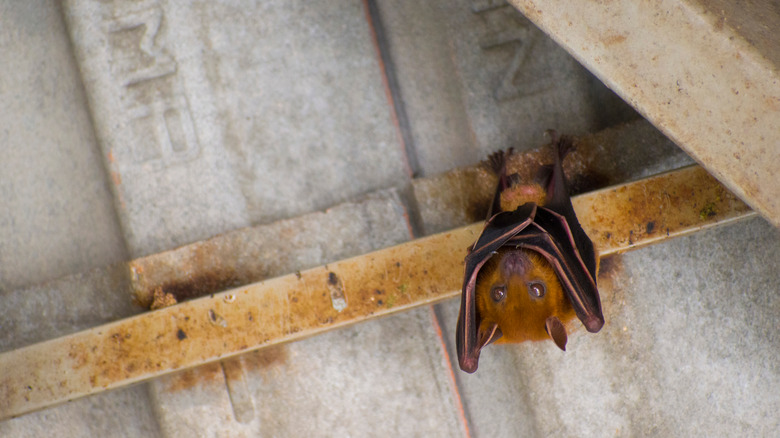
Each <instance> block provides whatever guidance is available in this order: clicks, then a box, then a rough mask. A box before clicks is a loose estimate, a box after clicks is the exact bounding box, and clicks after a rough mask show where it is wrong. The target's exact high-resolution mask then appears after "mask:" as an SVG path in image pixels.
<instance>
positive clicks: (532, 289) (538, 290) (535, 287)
mask: <svg viewBox="0 0 780 438" xmlns="http://www.w3.org/2000/svg"><path fill="white" fill-rule="evenodd" d="M528 293H529V294H530V295H531V296H532V297H534V298H541V297H543V296H544V294H545V293H547V288H546V287H545V286H544V283H542V282H540V281H535V282H533V283H528Z"/></svg>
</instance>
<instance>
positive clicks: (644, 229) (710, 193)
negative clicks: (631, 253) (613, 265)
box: [574, 166, 750, 251]
mask: <svg viewBox="0 0 780 438" xmlns="http://www.w3.org/2000/svg"><path fill="white" fill-rule="evenodd" d="M592 195H593V196H589V197H588V201H587V203H584V202H583V200H582V199H577V198H575V200H574V208H575V210H576V211H577V216H578V218H580V223H581V224H582V226H583V228H584V229H585V231H586V232H587V233H588V235H589V236H590V237H591V239H592V240H593V243H594V245H595V246H596V247H597V248H599V249H600V250H606V251H612V250H615V249H618V250H620V251H625V250H626V249H630V248H632V247H639V246H643V245H646V244H649V243H651V242H653V241H655V240H660V239H662V238H665V237H668V236H670V235H678V234H680V233H688V232H691V231H693V230H696V229H700V228H702V227H704V226H708V225H712V224H715V223H718V222H721V221H724V220H728V219H729V218H732V217H738V216H740V215H743V214H746V213H748V212H750V209H749V207H747V206H746V205H745V204H744V203H743V202H742V201H740V200H739V199H738V198H737V197H736V196H734V195H733V194H732V193H731V192H729V191H728V190H726V189H725V188H724V187H723V186H722V185H720V184H719V183H718V182H717V181H716V180H715V179H714V178H713V177H711V176H710V175H709V174H707V172H706V171H704V170H703V169H701V168H700V167H698V166H692V167H689V168H686V169H683V170H679V171H676V172H672V173H668V174H664V175H660V176H657V177H653V178H649V179H647V180H645V181H643V183H642V184H632V185H626V186H621V187H617V188H614V189H606V190H603V191H599V192H596V193H593V194H592Z"/></svg>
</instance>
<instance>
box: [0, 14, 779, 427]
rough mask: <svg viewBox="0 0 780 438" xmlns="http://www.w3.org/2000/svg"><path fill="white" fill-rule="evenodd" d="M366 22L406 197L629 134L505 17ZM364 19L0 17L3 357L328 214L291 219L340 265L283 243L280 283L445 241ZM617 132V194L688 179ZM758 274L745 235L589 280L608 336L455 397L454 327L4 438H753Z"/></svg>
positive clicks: (84, 404)
mask: <svg viewBox="0 0 780 438" xmlns="http://www.w3.org/2000/svg"><path fill="white" fill-rule="evenodd" d="M377 4H378V6H379V10H380V17H381V19H382V20H383V24H384V28H385V30H386V31H387V37H388V41H387V43H388V47H389V50H390V53H391V55H392V58H393V61H394V62H393V65H392V66H391V67H393V68H396V70H397V71H396V72H397V75H398V79H399V86H400V88H401V89H400V94H401V96H403V98H404V100H403V102H401V103H402V104H404V105H405V108H406V110H407V113H408V115H409V120H408V123H409V126H406V127H404V128H405V129H409V130H410V132H411V133H412V138H413V140H414V142H413V146H414V148H413V152H414V153H415V154H416V155H417V158H418V159H419V160H418V162H419V164H420V169H416V170H417V171H419V172H420V173H421V174H423V175H432V174H435V173H437V172H440V171H443V170H447V169H450V168H452V167H454V166H459V165H466V164H473V163H474V162H476V161H478V160H480V159H482V158H484V156H485V155H486V154H487V153H488V152H489V151H492V150H494V149H498V148H501V147H508V146H515V147H520V148H531V147H536V146H538V145H539V144H540V143H541V138H542V137H541V133H542V132H543V130H544V129H547V128H557V129H558V130H559V131H561V132H571V133H586V132H593V131H596V130H600V129H602V128H606V127H609V126H613V125H616V124H618V123H620V122H624V121H627V120H631V119H633V118H635V117H636V114H635V113H634V112H633V111H632V110H630V109H628V108H627V107H626V106H625V104H623V103H622V102H619V100H618V99H616V98H615V97H614V95H612V94H611V93H610V92H609V91H608V90H607V89H606V88H605V87H604V86H603V85H601V84H600V83H598V82H596V81H594V80H593V78H592V76H590V75H589V74H588V73H587V72H586V71H584V70H583V69H582V68H581V67H579V66H578V65H577V64H576V63H575V62H574V61H573V60H572V59H570V58H568V57H567V56H566V55H565V53H564V52H563V51H561V50H560V49H558V48H557V47H555V46H554V44H553V43H552V42H551V41H550V40H549V39H547V38H546V37H544V35H543V34H541V33H540V32H539V31H538V30H537V29H535V28H534V27H533V26H532V25H530V24H529V23H528V22H527V21H526V20H525V19H524V18H522V17H520V16H519V15H517V14H516V13H515V12H514V11H513V10H511V9H510V8H508V7H506V6H504V4H503V2H500V1H482V0H474V1H460V2H444V1H435V2H408V1H397V2H390V1H386V0H381V1H377ZM363 5H364V3H362V2H359V1H357V0H351V1H348V0H332V1H328V2H319V3H306V2H302V1H296V2H265V3H261V4H252V5H246V4H243V3H242V4H239V3H237V2H228V1H222V2H217V3H213V2H198V3H193V4H191V5H184V4H181V3H174V2H171V3H168V2H156V1H146V2H137V3H136V2H123V1H114V2H92V1H86V0H72V1H66V2H64V3H63V5H62V7H60V5H59V3H57V2H46V1H38V2H36V3H34V4H33V3H24V4H23V3H20V2H12V1H2V2H0V20H2V26H0V51H1V52H0V56H2V59H3V62H2V63H0V73H2V74H0V96H2V100H3V102H4V103H6V102H8V103H6V104H5V106H4V107H3V108H2V109H0V128H2V129H0V140H2V142H3V143H2V152H0V154H1V155H0V193H1V194H2V201H0V202H2V206H3V212H4V213H3V214H2V215H0V314H2V315H5V316H4V317H3V318H0V333H2V335H0V351H4V350H8V349H13V348H18V347H20V346H23V345H27V344H29V343H32V342H37V341H40V340H43V339H48V338H51V337H54V336H59V335H62V334H66V333H69V332H72V331H75V330H78V329H81V328H85V327H89V326H94V325H99V324H101V323H104V322H106V321H109V320H111V319H115V318H121V317H123V316H126V315H129V314H132V313H135V312H138V311H140V309H139V308H137V307H135V306H134V305H133V304H132V302H131V301H130V298H129V294H127V290H126V288H125V287H124V285H126V283H125V281H126V279H125V278H123V277H122V275H121V273H119V272H118V271H117V270H116V269H117V268H113V267H112V266H113V263H116V262H119V261H122V260H126V259H128V258H129V257H136V256H140V255H144V254H149V253H154V252H157V251H161V250H165V249H172V248H174V247H176V246H177V245H181V244H184V243H188V242H192V241H195V240H199V239H203V238H207V237H211V236H213V235H215V234H218V233H223V232H226V231H230V230H232V229H235V228H239V227H243V226H247V225H250V224H260V223H268V222H271V221H274V220H277V219H284V218H294V217H296V216H299V215H301V214H303V213H308V212H312V211H317V210H321V209H324V208H328V207H333V206H335V205H337V204H339V203H342V202H345V201H347V202H346V204H342V205H340V206H339V207H336V208H333V209H331V210H330V211H329V212H328V213H327V214H322V213H316V214H315V215H314V216H308V217H307V218H306V219H305V220H307V221H310V222H312V223H315V222H316V225H317V226H320V227H322V229H323V230H328V229H330V230H334V231H337V232H334V234H336V235H339V236H342V237H340V239H343V240H340V241H339V245H334V246H335V247H338V248H341V249H340V250H339V251H332V250H333V248H330V247H328V248H319V249H318V248H316V247H315V248H311V247H307V246H306V245H305V244H306V240H305V239H303V238H302V237H301V236H291V237H285V238H288V239H290V240H291V241H293V242H295V245H293V246H294V247H295V248H297V251H299V252H297V253H296V252H295V251H291V254H292V255H291V256H290V260H289V265H283V266H282V265H280V266H278V267H277V268H278V269H287V268H289V269H288V270H289V271H293V270H295V269H299V268H301V267H303V265H306V264H307V263H321V262H327V261H329V260H332V259H333V258H341V257H345V256H347V255H351V254H356V253H360V252H365V251H367V250H368V249H370V248H378V247H381V246H386V245H390V244H392V243H396V242H400V241H403V240H405V239H408V238H409V237H410V235H409V223H408V222H407V219H406V218H405V215H408V216H410V217H411V218H413V219H414V218H417V220H422V221H423V223H421V224H416V225H418V226H417V227H416V228H417V229H421V230H432V229H438V228H437V227H442V226H444V225H442V224H445V223H446V224H449V223H450V222H447V221H446V220H444V219H441V218H439V219H435V218H436V211H435V209H434V210H431V208H430V206H432V205H435V203H433V202H429V201H430V200H425V199H424V195H421V194H420V193H421V192H420V191H416V190H409V184H410V179H409V173H408V170H409V169H407V162H408V158H407V157H405V156H404V153H403V148H402V145H401V143H400V138H401V136H400V135H399V132H398V130H397V129H396V127H395V121H394V115H393V114H392V111H391V107H390V106H389V104H388V101H387V100H386V94H385V89H384V82H383V78H382V76H381V72H382V71H381V67H380V64H379V63H378V59H379V57H378V54H377V52H376V51H375V48H374V45H373V42H372V32H371V26H370V24H369V21H368V20H367V18H366V11H364V9H363ZM63 17H64V19H63ZM65 23H67V24H68V26H67V30H66V26H65ZM71 47H73V49H71ZM73 53H75V55H73ZM77 66H78V69H80V70H78V69H77ZM82 83H83V88H82V85H81V84H82ZM84 89H85V90H86V97H85V93H84ZM92 121H94V127H93V125H92ZM631 126H632V127H631V128H629V129H623V130H621V131H607V132H605V133H603V134H600V135H603V136H606V137H608V136H615V135H617V136H618V137H619V138H621V139H623V138H624V139H626V140H625V142H624V140H618V141H614V139H613V140H611V141H613V143H617V144H624V145H626V146H625V149H624V150H622V151H616V152H611V153H610V155H609V156H605V157H604V160H615V161H619V162H620V163H619V166H622V167H621V168H623V169H624V170H623V171H622V172H624V173H622V174H621V177H624V178H626V179H634V178H636V177H640V176H645V175H646V174H647V173H650V172H653V171H655V170H665V169H668V168H670V167H672V166H674V165H675V164H679V163H683V162H687V161H686V158H685V157H681V155H680V154H679V151H678V150H676V149H675V148H673V147H671V146H670V145H669V144H668V143H665V142H664V141H663V139H662V138H661V137H660V136H658V135H657V133H656V132H655V131H654V130H652V128H650V127H649V126H648V125H647V124H642V123H639V124H633V125H631ZM616 132H617V133H616ZM648 138H651V139H653V140H648ZM659 139H660V140H659ZM659 151H661V152H659ZM616 156H617V157H618V158H615V157H616ZM392 187H395V188H401V189H402V191H401V192H400V193H402V194H403V196H401V195H399V194H398V193H399V192H397V191H393V190H390V191H383V192H382V193H380V194H378V195H376V196H374V197H369V198H365V197H362V195H364V194H366V193H370V192H374V191H376V190H378V189H388V188H392ZM112 194H113V197H112ZM415 194H416V195H417V196H418V199H415ZM372 203H378V204H372ZM369 205H370V206H371V207H367V206H369ZM418 207H419V208H420V210H418ZM424 209H427V210H425V211H427V213H426V214H425V215H421V211H423V210H424ZM381 212H384V213H381ZM432 218H433V219H432ZM291 220H292V221H295V220H299V219H291ZM300 220H303V219H300ZM120 224H121V226H120ZM455 225H459V224H458V223H452V226H455ZM377 229H381V232H378V231H377ZM345 230H346V231H347V232H346V233H345ZM353 230H354V232H352V233H350V231H353ZM345 234H346V236H345ZM271 238H273V237H271ZM296 254H297V255H296ZM778 268H780V235H778V232H777V230H775V229H773V228H771V227H770V226H769V225H767V223H766V222H764V221H763V220H761V219H754V220H751V221H749V222H746V223H742V224H737V225H732V226H729V227H726V228H722V229H718V230H712V231H707V232H705V233H700V234H697V235H694V236H690V237H686V238H683V239H679V240H676V241H672V242H668V243H664V244H661V245H658V246H656V247H651V248H648V249H644V250H640V251H637V252H634V253H629V254H626V255H624V256H622V257H621V258H618V259H615V260H612V261H611V262H608V263H606V264H605V273H604V274H603V275H602V277H601V280H600V281H601V285H602V289H603V292H602V294H603V297H604V309H605V315H606V317H607V326H605V329H604V330H603V331H602V332H601V333H599V334H596V335H592V334H587V333H584V332H583V331H580V332H577V333H575V334H573V336H572V338H571V340H570V343H569V351H568V352H566V353H561V352H559V351H557V349H555V348H554V347H553V346H552V344H550V343H540V344H524V345H518V346H509V347H499V346H492V347H488V348H487V349H486V350H485V352H484V354H483V359H482V361H481V364H480V369H479V371H478V372H477V374H475V375H466V374H462V373H460V372H459V371H457V365H454V366H455V369H456V374H455V376H456V378H455V381H453V380H452V378H451V377H450V374H449V373H450V370H451V366H453V364H449V365H450V366H448V364H447V363H446V357H447V354H448V355H449V357H450V358H451V359H452V358H454V357H455V355H454V352H453V350H452V343H453V340H454V318H455V314H456V312H457V303H456V302H455V301H452V302H449V303H445V304H443V305H441V306H438V307H437V308H436V311H435V312H431V310H429V309H427V308H426V309H419V310H416V311H412V312H408V313H406V314H402V315H398V316H395V317H390V318H387V319H383V320H379V321H374V322H371V323H366V324H361V325H357V326H354V327H350V328H347V329H343V330H339V331H335V332H332V333H328V334H325V335H322V336H318V337H315V338H311V339H308V340H305V341H301V342H298V343H294V344H290V345H286V346H280V347H277V348H275V349H272V350H269V351H266V352H264V353H253V354H249V355H244V356H241V357H238V358H234V359H232V360H230V361H226V362H223V363H222V364H216V365H210V366H207V367H201V368H197V369H194V370H190V371H187V372H185V373H182V374H179V375H176V376H171V377H167V378H164V379H159V380H157V381H154V382H151V383H149V384H142V385H136V386H133V387H131V388H127V389H123V390H118V391H112V392H108V393H103V394H100V395H97V396H94V397H89V398H86V399H82V400H78V401H75V402H72V403H68V404H67V405H63V406H59V407H54V408H50V409H47V410H44V411H41V412H37V413H33V414H29V415H26V416H23V417H21V418H16V419H13V420H8V421H5V422H2V423H0V435H2V436H10V437H17V436H18V437H25V436H41V435H47V436H50V435H52V434H54V435H56V436H64V437H77V436H128V437H130V436H167V437H173V436H298V435H307V436H336V435H338V436H342V435H346V436H390V435H396V436H397V435H402V436H465V435H467V430H466V427H465V425H464V422H463V420H462V419H461V413H460V406H459V401H458V396H460V399H461V400H462V404H463V407H464V408H465V417H466V420H467V422H468V423H467V424H468V427H469V430H468V432H470V435H472V436H549V435H553V434H555V435H563V436H577V437H580V436H594V437H595V436H606V435H611V436H646V435H650V436H688V435H694V434H695V435H707V436H773V433H774V432H775V431H777V430H778V428H779V426H780V425H778V421H779V420H778V418H779V417H778V414H777V412H780V400H779V399H778V394H780V390H779V389H780V385H778V384H779V383H780V382H779V381H778V380H780V377H779V376H780V370H778V368H777V353H776V352H777V351H778V347H779V345H778V339H777V334H776V331H777V330H776V328H777V322H776V321H777V318H778V315H780V303H779V302H778V299H777V297H776V296H777V288H778V287H777V284H778V283H779V282H778V280H780V279H778V275H780V269H778ZM439 320H440V321H441V323H442V329H443V339H442V338H440V337H439V335H438V331H437V321H439ZM445 347H446V348H445ZM447 350H449V352H448V351H447ZM0 372H2V370H0ZM455 384H457V385H455Z"/></svg>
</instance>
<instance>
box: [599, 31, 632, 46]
mask: <svg viewBox="0 0 780 438" xmlns="http://www.w3.org/2000/svg"><path fill="white" fill-rule="evenodd" d="M626 38H627V37H626V36H625V35H620V34H610V35H605V36H604V37H603V38H601V42H602V43H604V47H610V46H614V45H615V44H620V43H622V42H624V41H625V40H626Z"/></svg>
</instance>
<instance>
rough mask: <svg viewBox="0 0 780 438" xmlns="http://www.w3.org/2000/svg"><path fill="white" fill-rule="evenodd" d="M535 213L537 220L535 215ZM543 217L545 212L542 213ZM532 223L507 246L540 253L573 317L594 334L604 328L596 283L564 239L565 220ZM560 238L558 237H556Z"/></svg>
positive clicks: (566, 232) (566, 234)
mask: <svg viewBox="0 0 780 438" xmlns="http://www.w3.org/2000/svg"><path fill="white" fill-rule="evenodd" d="M542 211H543V210H542V209H541V208H540V209H539V210H538V211H537V219H539V213H540V212H542ZM542 215H543V216H547V215H546V213H542ZM543 219H546V220H543V221H542V222H543V223H539V222H538V221H534V223H533V224H532V226H530V227H528V228H526V229H525V230H523V232H522V233H520V234H518V235H517V236H515V237H513V238H512V239H511V240H510V241H509V242H507V245H517V246H519V247H522V248H527V249H530V250H532V251H536V252H538V253H539V254H541V255H542V256H543V257H544V258H546V259H547V261H549V262H550V264H551V265H552V267H553V269H555V273H556V274H557V275H558V279H559V280H560V281H561V285H562V286H563V290H564V291H565V292H566V296H567V297H568V298H569V301H570V302H571V304H572V307H574V311H575V312H576V314H577V317H578V318H579V319H580V321H582V324H583V325H584V326H585V328H586V329H587V330H588V331H589V332H593V333H595V332H597V331H599V330H601V327H602V326H604V315H603V314H602V312H601V300H600V299H599V293H598V290H597V289H596V283H595V281H594V280H593V277H592V276H591V275H590V273H589V272H588V270H587V269H586V267H585V264H584V263H583V261H582V260H581V258H580V256H579V253H578V252H576V250H575V248H574V247H573V245H572V243H571V240H570V239H569V238H568V237H566V236H568V234H569V233H568V231H567V230H566V228H568V226H567V224H566V221H565V220H563V219H561V221H559V222H556V221H550V220H549V219H550V218H549V217H547V218H543ZM557 236H562V237H557Z"/></svg>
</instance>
